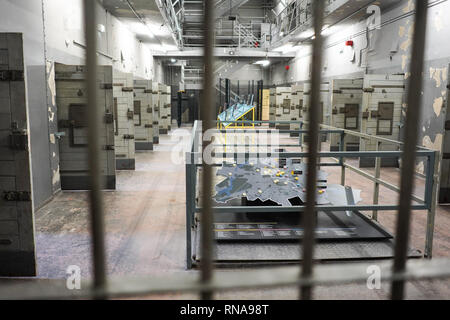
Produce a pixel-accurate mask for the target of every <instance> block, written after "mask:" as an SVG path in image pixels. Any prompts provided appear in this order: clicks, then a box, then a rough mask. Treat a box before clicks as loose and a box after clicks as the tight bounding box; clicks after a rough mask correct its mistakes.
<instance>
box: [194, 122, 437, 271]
mask: <svg viewBox="0 0 450 320" xmlns="http://www.w3.org/2000/svg"><path fill="white" fill-rule="evenodd" d="M230 123H232V122H230ZM236 124H237V125H245V126H246V127H245V128H243V129H239V127H236V130H234V131H235V132H236V133H241V134H245V133H269V134H270V133H274V131H272V130H270V129H264V128H261V127H260V129H251V128H248V126H249V125H256V124H275V125H292V124H296V125H299V126H300V128H302V127H303V122H302V121H250V120H247V121H236ZM200 127H201V124H200V123H198V122H196V123H195V124H194V127H193V130H192V137H191V144H190V146H189V152H187V153H186V161H187V163H186V190H187V191H188V192H187V194H186V243H187V247H186V248H187V253H186V265H187V267H188V268H192V266H193V265H194V264H196V261H195V256H196V254H195V251H194V247H193V246H192V241H193V239H194V238H195V233H196V232H197V230H198V229H199V228H198V221H199V220H198V219H196V214H198V213H201V212H202V208H201V207H200V206H198V205H197V199H198V198H200V197H201V196H199V194H200V192H199V185H200V184H199V182H198V179H199V178H198V177H199V176H200V174H199V170H200V168H201V167H202V165H201V158H202V151H201V142H202V137H201V130H200ZM323 127H326V129H323V130H320V131H318V133H317V134H316V136H317V137H319V136H320V135H331V134H336V135H339V136H340V141H341V143H340V145H339V151H338V152H320V153H318V155H317V156H318V159H325V158H329V159H332V160H334V161H333V162H322V161H317V164H316V166H317V167H340V169H341V178H340V180H341V185H342V186H345V181H346V172H347V169H348V170H350V171H352V172H354V173H356V174H358V175H359V176H361V177H362V178H365V179H367V180H370V181H371V182H373V183H374V190H373V204H372V205H366V204H364V205H347V206H334V205H314V207H315V209H314V210H315V212H316V211H325V212H329V211H371V212H372V216H371V219H373V220H374V221H378V212H379V211H397V210H399V206H398V204H397V203H388V204H379V188H380V186H383V187H385V188H387V189H389V190H391V191H393V192H396V193H400V191H401V189H400V187H398V186H396V185H394V184H392V183H390V182H388V181H386V180H383V179H381V176H380V172H381V160H382V159H385V158H400V157H401V156H402V155H403V152H401V151H363V152H361V151H358V152H357V151H353V152H346V151H344V150H346V145H345V140H346V137H347V136H356V137H360V138H361V139H369V140H373V141H377V142H389V143H392V144H397V145H399V146H400V145H403V143H402V142H398V141H394V140H390V139H386V138H383V137H377V136H371V135H367V134H363V133H359V132H354V131H351V130H346V129H340V128H333V127H330V126H324V125H323ZM228 132H229V130H225V129H220V130H219V129H217V130H212V131H211V133H213V134H216V135H217V136H220V135H226V134H227V133H228ZM276 133H280V134H291V133H296V134H298V136H299V138H298V140H297V141H296V142H295V143H289V144H279V143H277V144H270V143H266V144H264V145H260V144H257V143H256V144H255V143H244V144H238V143H234V142H233V143H229V142H228V143H227V142H226V140H227V139H226V138H225V139H218V140H219V141H220V140H221V141H225V143H215V144H213V145H212V147H213V148H212V149H211V150H213V151H212V152H213V157H214V158H216V159H217V161H215V162H214V163H213V164H212V166H213V167H220V166H222V163H223V162H224V161H236V160H237V159H258V158H260V157H261V158H262V157H271V156H276V157H277V158H283V159H284V158H286V159H289V158H296V159H302V158H303V159H305V158H308V159H309V153H307V152H276V153H275V152H272V153H270V152H266V153H262V154H260V153H259V151H255V152H252V151H248V152H245V153H242V151H241V152H236V151H234V150H233V149H234V148H240V149H241V150H242V148H244V150H250V149H256V150H259V148H260V147H264V148H281V147H283V148H285V147H291V148H298V149H301V150H303V148H304V146H305V144H304V139H303V137H304V136H305V135H306V134H309V135H310V134H311V133H310V130H303V129H300V130H277V131H276ZM229 140H230V139H229ZM415 154H416V156H417V157H420V158H423V159H426V160H425V162H426V166H425V174H424V179H425V189H424V194H423V195H422V196H421V195H415V194H411V199H412V200H413V201H414V202H415V203H414V204H413V205H412V207H411V209H412V210H415V211H419V210H426V211H427V228H426V235H425V245H424V248H425V250H424V255H425V257H427V258H430V259H431V257H432V254H433V252H432V251H433V233H434V217H435V212H436V201H437V200H436V199H437V184H438V177H439V175H438V171H439V165H438V161H439V158H440V157H439V151H434V150H429V149H426V148H424V147H416V148H415ZM348 158H375V159H376V164H375V174H374V175H372V174H370V173H368V172H367V171H364V170H362V169H359V168H357V167H355V166H353V165H351V164H348V163H346V161H345V159H348ZM201 194H210V193H205V192H201ZM212 209H213V211H214V212H216V213H236V212H245V213H259V212H280V213H293V212H299V213H300V212H302V213H303V214H305V212H306V209H307V207H306V206H294V207H278V206H275V207H271V206H264V207H245V206H231V207H230V206H221V207H214V208H212ZM200 221H201V220H200Z"/></svg>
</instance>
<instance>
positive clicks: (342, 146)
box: [339, 131, 346, 186]
mask: <svg viewBox="0 0 450 320" xmlns="http://www.w3.org/2000/svg"><path fill="white" fill-rule="evenodd" d="M339 151H340V152H344V151H345V131H342V132H341V139H340V143H339ZM339 162H340V165H341V186H345V170H346V169H345V159H344V158H341V159H340V160H339Z"/></svg>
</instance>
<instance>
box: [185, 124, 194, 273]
mask: <svg viewBox="0 0 450 320" xmlns="http://www.w3.org/2000/svg"><path fill="white" fill-rule="evenodd" d="M194 135H195V132H194ZM192 151H193V150H191V152H192ZM191 152H187V153H186V161H187V162H186V268H187V269H192V215H194V212H193V211H192V203H191V202H192V198H193V197H192V193H193V192H195V189H193V188H192V183H193V182H192V174H191V172H192V170H194V168H195V163H193V162H192V160H193V154H192V153H191ZM194 201H195V196H194Z"/></svg>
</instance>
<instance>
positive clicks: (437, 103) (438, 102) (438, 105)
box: [433, 97, 444, 117]
mask: <svg viewBox="0 0 450 320" xmlns="http://www.w3.org/2000/svg"><path fill="white" fill-rule="evenodd" d="M443 106H444V98H443V97H439V98H436V99H434V103H433V110H434V113H435V114H436V117H439V116H440V115H441V111H442V107H443Z"/></svg>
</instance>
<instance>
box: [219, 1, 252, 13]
mask: <svg viewBox="0 0 450 320" xmlns="http://www.w3.org/2000/svg"><path fill="white" fill-rule="evenodd" d="M247 2H248V0H231V4H230V1H228V0H226V1H221V3H219V4H217V7H216V16H217V17H223V16H224V15H226V14H228V13H229V12H230V7H231V10H235V9H237V8H239V7H240V6H242V5H243V4H245V3H247Z"/></svg>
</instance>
